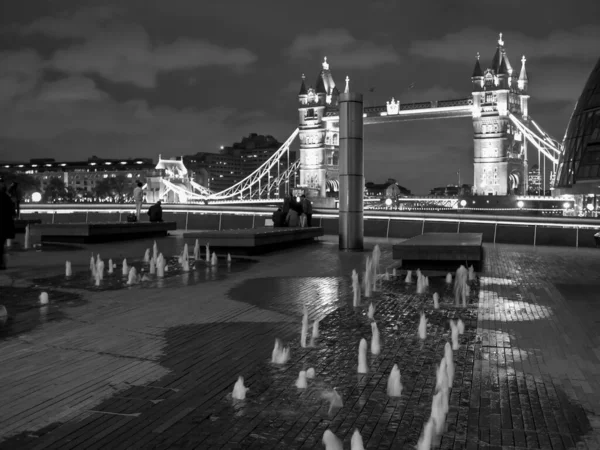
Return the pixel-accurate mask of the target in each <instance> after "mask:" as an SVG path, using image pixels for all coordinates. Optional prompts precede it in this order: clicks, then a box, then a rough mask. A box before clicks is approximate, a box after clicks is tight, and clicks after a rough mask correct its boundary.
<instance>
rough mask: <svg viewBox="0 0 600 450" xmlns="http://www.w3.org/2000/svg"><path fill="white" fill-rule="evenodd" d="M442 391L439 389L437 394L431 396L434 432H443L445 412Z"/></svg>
mask: <svg viewBox="0 0 600 450" xmlns="http://www.w3.org/2000/svg"><path fill="white" fill-rule="evenodd" d="M443 397H444V392H442V391H439V392H438V393H437V394H435V395H434V396H433V400H432V402H431V418H432V419H433V424H434V427H433V429H434V433H435V434H438V435H439V434H442V433H443V432H444V424H445V422H446V413H445V411H444V406H443V403H444V399H443Z"/></svg>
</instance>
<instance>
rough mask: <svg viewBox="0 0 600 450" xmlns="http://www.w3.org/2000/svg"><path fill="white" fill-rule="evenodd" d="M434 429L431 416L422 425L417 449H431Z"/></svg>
mask: <svg viewBox="0 0 600 450" xmlns="http://www.w3.org/2000/svg"><path fill="white" fill-rule="evenodd" d="M434 431H435V430H434V422H433V418H431V417H430V418H429V420H428V421H427V423H426V424H425V426H424V427H423V432H422V433H421V437H420V438H419V442H417V450H431V444H432V443H433V433H434Z"/></svg>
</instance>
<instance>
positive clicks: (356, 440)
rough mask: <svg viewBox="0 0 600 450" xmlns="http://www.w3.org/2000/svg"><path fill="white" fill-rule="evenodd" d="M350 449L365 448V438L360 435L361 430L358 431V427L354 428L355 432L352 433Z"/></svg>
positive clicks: (358, 449)
mask: <svg viewBox="0 0 600 450" xmlns="http://www.w3.org/2000/svg"><path fill="white" fill-rule="evenodd" d="M350 450H365V445H364V444H363V438H362V436H361V435H360V431H358V428H357V429H355V430H354V433H352V440H350Z"/></svg>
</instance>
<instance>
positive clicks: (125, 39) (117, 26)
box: [22, 8, 257, 88]
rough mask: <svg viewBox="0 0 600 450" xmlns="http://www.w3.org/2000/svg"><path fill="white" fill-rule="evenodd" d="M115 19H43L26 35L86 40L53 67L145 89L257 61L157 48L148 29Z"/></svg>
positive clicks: (95, 12)
mask: <svg viewBox="0 0 600 450" xmlns="http://www.w3.org/2000/svg"><path fill="white" fill-rule="evenodd" d="M115 14H116V13H115V12H114V10H113V9H110V8H95V9H91V10H84V11H80V12H78V13H75V14H73V15H70V16H68V15H62V16H59V17H49V18H43V19H40V20H38V21H36V22H34V23H32V24H30V25H28V26H26V27H24V28H23V30H22V32H23V33H25V34H30V33H42V34H46V35H49V36H52V37H64V38H67V37H68V38H81V42H79V43H77V44H75V45H72V46H70V47H67V48H63V49H60V50H58V51H56V52H55V53H54V55H53V56H52V57H51V58H50V60H49V61H48V62H47V64H46V66H47V67H48V68H52V69H55V70H58V71H61V72H64V73H68V74H97V75H100V76H102V77H104V78H105V79H107V80H110V81H112V82H116V83H131V84H135V85H137V86H140V87H144V88H154V87H156V83H157V76H158V74H159V73H161V72H168V71H176V70H184V69H193V68H200V67H214V66H221V67H230V68H234V69H242V68H244V67H246V66H249V65H251V64H253V63H254V62H255V61H256V60H257V57H256V55H255V54H254V53H253V52H251V51H250V50H247V49H245V48H227V47H223V46H219V45H216V44H213V43H211V42H209V41H207V40H203V39H187V38H180V39H177V40H175V41H174V42H171V43H162V44H156V43H154V42H152V40H151V38H150V36H149V35H148V33H147V32H146V30H145V29H144V28H143V27H141V26H139V25H135V24H131V23H124V22H120V21H116V20H114V17H115Z"/></svg>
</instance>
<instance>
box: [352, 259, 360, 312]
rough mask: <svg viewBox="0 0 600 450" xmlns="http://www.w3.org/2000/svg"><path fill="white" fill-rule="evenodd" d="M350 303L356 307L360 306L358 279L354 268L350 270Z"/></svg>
mask: <svg viewBox="0 0 600 450" xmlns="http://www.w3.org/2000/svg"><path fill="white" fill-rule="evenodd" d="M352 295H353V297H352V305H353V306H354V307H355V308H356V307H358V306H360V281H358V273H356V269H354V270H353V271H352Z"/></svg>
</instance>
